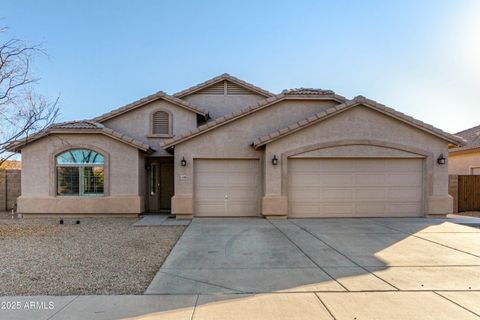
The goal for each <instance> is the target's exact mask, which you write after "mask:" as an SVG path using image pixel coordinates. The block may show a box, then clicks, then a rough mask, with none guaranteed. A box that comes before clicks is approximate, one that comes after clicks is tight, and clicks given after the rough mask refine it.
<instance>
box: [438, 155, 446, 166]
mask: <svg viewBox="0 0 480 320" xmlns="http://www.w3.org/2000/svg"><path fill="white" fill-rule="evenodd" d="M446 161H447V159H445V157H444V156H443V153H442V154H441V155H439V156H438V159H437V163H438V164H445V162H446Z"/></svg>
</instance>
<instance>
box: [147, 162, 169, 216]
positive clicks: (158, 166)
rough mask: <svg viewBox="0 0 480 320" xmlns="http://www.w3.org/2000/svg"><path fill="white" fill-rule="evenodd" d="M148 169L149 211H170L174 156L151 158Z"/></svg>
mask: <svg viewBox="0 0 480 320" xmlns="http://www.w3.org/2000/svg"><path fill="white" fill-rule="evenodd" d="M147 170H148V172H147V173H148V179H147V180H148V181H147V182H148V186H147V192H148V195H147V198H148V211H149V212H162V211H170V209H171V199H172V197H173V193H174V187H173V183H174V182H173V179H174V175H173V157H158V158H149V159H148V160H147Z"/></svg>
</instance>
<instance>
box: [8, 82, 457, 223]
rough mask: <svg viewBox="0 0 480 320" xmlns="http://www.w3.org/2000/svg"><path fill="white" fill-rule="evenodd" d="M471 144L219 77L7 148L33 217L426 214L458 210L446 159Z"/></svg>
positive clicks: (373, 111)
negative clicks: (17, 157) (18, 165)
mask: <svg viewBox="0 0 480 320" xmlns="http://www.w3.org/2000/svg"><path fill="white" fill-rule="evenodd" d="M464 143H465V141H464V140H463V139H462V138H460V137H457V136H455V135H452V134H449V133H446V132H444V131H442V130H440V129H437V128H435V127H433V126H431V125H428V124H426V123H424V122H421V121H419V120H416V119H414V118H412V117H410V116H407V115H405V114H403V113H400V112H398V111H395V110H394V109H391V108H389V107H386V106H384V105H382V104H379V103H377V102H375V101H372V100H369V99H367V98H365V97H362V96H359V97H356V98H354V99H351V100H349V99H346V98H344V97H342V96H340V95H337V94H335V93H334V92H333V91H330V90H321V89H306V88H301V89H290V90H284V91H283V92H282V93H280V94H273V93H270V92H268V91H266V90H264V89H261V88H259V87H256V86H254V85H252V84H249V83H247V82H245V81H242V80H240V79H238V78H235V77H233V76H230V75H228V74H223V75H221V76H218V77H215V78H213V79H211V80H208V81H206V82H204V83H201V84H198V85H196V86H194V87H191V88H189V89H186V90H183V91H181V92H178V93H176V94H174V95H168V94H166V93H163V92H158V93H156V94H153V95H151V96H148V97H145V98H143V99H140V100H138V101H135V102H133V103H131V104H128V105H126V106H123V107H121V108H118V109H116V110H113V111H110V112H108V113H106V114H103V115H101V116H98V117H96V118H94V119H91V120H85V121H75V122H65V123H60V124H56V125H52V126H51V127H49V128H48V129H46V130H44V131H41V132H39V133H37V134H35V135H32V136H30V137H28V138H27V139H24V140H21V141H17V142H15V143H13V144H11V145H10V147H9V148H10V150H11V151H14V152H21V154H22V195H21V196H20V197H19V199H18V211H19V212H21V213H24V214H42V215H44V214H62V215H67V214H115V215H124V214H126V215H132V214H140V213H143V212H159V211H167V212H169V211H170V210H171V212H172V213H173V214H175V215H176V217H177V218H192V217H194V216H265V217H268V218H285V217H295V218H300V217H421V216H426V215H443V214H447V213H451V212H452V197H451V196H450V195H449V194H448V166H447V163H446V162H447V159H446V158H447V156H448V150H449V147H453V146H455V147H458V146H463V145H464Z"/></svg>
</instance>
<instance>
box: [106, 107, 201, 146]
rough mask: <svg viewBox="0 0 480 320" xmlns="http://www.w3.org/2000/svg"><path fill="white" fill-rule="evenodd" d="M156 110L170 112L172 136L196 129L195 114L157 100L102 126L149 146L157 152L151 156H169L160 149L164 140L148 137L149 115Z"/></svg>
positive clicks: (149, 128) (149, 133)
mask: <svg viewBox="0 0 480 320" xmlns="http://www.w3.org/2000/svg"><path fill="white" fill-rule="evenodd" d="M158 110H164V111H167V112H170V113H171V115H172V120H173V121H172V132H173V135H172V137H173V136H175V135H178V134H182V133H186V132H188V131H190V130H192V129H195V128H196V127H197V114H196V113H194V112H192V111H189V110H186V109H184V108H181V107H178V106H176V105H174V104H172V103H170V102H167V101H165V100H157V101H154V102H151V103H149V104H147V105H144V106H142V107H140V108H138V109H136V110H133V111H130V112H127V113H125V114H122V115H120V116H117V117H115V118H112V119H110V120H107V121H105V122H104V125H105V126H107V127H109V128H111V129H113V130H116V131H118V132H121V133H124V134H126V135H128V136H130V137H132V138H136V139H138V140H140V141H143V142H145V143H147V144H149V145H150V146H151V147H152V148H153V149H155V150H157V152H155V153H154V154H153V155H152V156H171V154H169V153H167V152H166V151H165V150H163V149H162V148H160V145H159V144H160V142H161V141H163V140H164V139H165V138H158V137H149V135H151V132H152V128H151V115H152V114H153V113H154V112H155V111H158Z"/></svg>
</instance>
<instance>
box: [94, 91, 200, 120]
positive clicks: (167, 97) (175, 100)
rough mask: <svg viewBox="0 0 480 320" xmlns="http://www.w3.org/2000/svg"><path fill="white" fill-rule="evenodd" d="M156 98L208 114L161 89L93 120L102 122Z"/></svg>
mask: <svg viewBox="0 0 480 320" xmlns="http://www.w3.org/2000/svg"><path fill="white" fill-rule="evenodd" d="M158 99H163V100H165V101H168V102H170V103H172V104H174V105H177V106H179V107H182V108H184V109H187V110H190V111H192V112H195V113H198V114H200V115H202V116H205V117H206V116H208V112H207V111H206V110H204V109H202V108H200V107H197V106H195V105H193V104H191V103H189V102H186V101H183V100H181V99H178V98H176V97H173V96H170V95H168V94H166V93H165V92H163V91H159V92H157V93H154V94H152V95H149V96H147V97H145V98H142V99H140V100H137V101H134V102H132V103H129V104H127V105H125V106H123V107H120V108H118V109H115V110H112V111H110V112H107V113H105V114H102V115H101V116H98V117H96V118H94V119H93V121H97V122H103V121H106V120H109V119H111V118H113V117H116V116H119V115H121V114H124V113H126V112H129V111H131V110H134V109H137V108H139V107H141V106H144V105H146V104H148V103H150V102H153V101H156V100H158Z"/></svg>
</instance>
